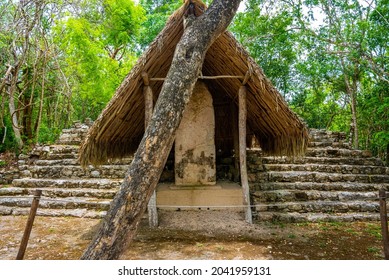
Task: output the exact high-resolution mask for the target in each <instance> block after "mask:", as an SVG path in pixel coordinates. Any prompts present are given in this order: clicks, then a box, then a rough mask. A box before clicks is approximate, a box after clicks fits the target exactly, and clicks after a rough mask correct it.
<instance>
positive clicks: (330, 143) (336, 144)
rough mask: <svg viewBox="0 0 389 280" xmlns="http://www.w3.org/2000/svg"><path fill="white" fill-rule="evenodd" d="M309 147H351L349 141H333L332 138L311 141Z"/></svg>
mask: <svg viewBox="0 0 389 280" xmlns="http://www.w3.org/2000/svg"><path fill="white" fill-rule="evenodd" d="M308 147H310V148H323V147H332V148H341V149H350V145H349V143H345V142H333V141H330V140H325V141H320V142H315V141H310V142H309V143H308Z"/></svg>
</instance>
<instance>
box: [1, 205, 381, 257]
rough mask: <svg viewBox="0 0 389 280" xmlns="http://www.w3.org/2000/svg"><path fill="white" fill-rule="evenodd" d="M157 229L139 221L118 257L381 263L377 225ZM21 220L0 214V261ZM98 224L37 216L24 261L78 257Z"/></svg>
mask: <svg viewBox="0 0 389 280" xmlns="http://www.w3.org/2000/svg"><path fill="white" fill-rule="evenodd" d="M159 219H160V226H159V227H158V228H156V229H150V228H149V227H148V226H147V219H144V221H142V225H141V227H140V229H139V232H138V235H137V237H136V239H135V240H134V241H133V242H132V243H131V244H130V245H129V246H128V248H127V250H126V251H125V253H124V255H123V256H122V259H145V260H147V259H148V260H150V259H155V260H162V259H168V260H174V259H179V260H184V259H200V260H204V259H217V260H223V259H227V260H234V259H236V260H240V259H247V260H249V259H276V260H292V259H302V260H304V259H306V260H308V259H312V260H321V259H324V260H355V259H369V260H379V259H383V253H382V244H381V229H380V224H379V223H378V222H368V223H367V222H354V223H300V224H282V223H260V224H255V225H248V224H246V223H245V222H244V221H243V214H241V213H236V212H228V211H198V212H195V211H180V212H169V211H166V212H164V211H160V212H159ZM26 221H27V217H25V216H0V236H1V238H0V259H2V260H7V259H14V258H15V257H16V255H17V251H18V248H19V244H20V240H21V238H22V235H23V231H24V227H25V224H26ZM98 223H99V220H96V219H83V218H53V217H37V218H36V220H35V223H34V227H33V230H32V233H31V237H30V240H29V244H28V247H27V251H26V255H25V259H44V260H51V259H79V258H80V256H81V254H82V252H83V251H84V249H85V248H86V247H87V245H88V243H89V242H90V240H91V238H92V236H93V234H94V232H95V231H96V229H97V227H98Z"/></svg>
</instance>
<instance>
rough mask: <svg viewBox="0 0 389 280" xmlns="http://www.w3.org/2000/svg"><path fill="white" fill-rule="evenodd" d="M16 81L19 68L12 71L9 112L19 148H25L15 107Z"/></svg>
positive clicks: (9, 89)
mask: <svg viewBox="0 0 389 280" xmlns="http://www.w3.org/2000/svg"><path fill="white" fill-rule="evenodd" d="M16 82H17V70H14V71H13V73H12V77H11V78H10V86H9V88H8V108H9V114H10V116H11V122H12V129H13V131H14V136H15V140H16V143H17V144H18V148H19V149H21V148H23V144H24V143H23V140H22V135H21V133H20V128H19V122H18V117H17V115H16V113H17V111H16V107H15V98H14V94H15V91H16Z"/></svg>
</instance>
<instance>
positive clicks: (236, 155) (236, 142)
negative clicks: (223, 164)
mask: <svg viewBox="0 0 389 280" xmlns="http://www.w3.org/2000/svg"><path fill="white" fill-rule="evenodd" d="M231 114H232V139H233V141H234V169H235V170H234V181H235V182H239V178H240V172H239V161H240V158H239V125H238V122H239V120H238V110H237V107H236V105H235V102H232V103H231Z"/></svg>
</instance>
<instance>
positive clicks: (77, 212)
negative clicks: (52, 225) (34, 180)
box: [0, 205, 107, 219]
mask: <svg viewBox="0 0 389 280" xmlns="http://www.w3.org/2000/svg"><path fill="white" fill-rule="evenodd" d="M29 212H30V208H26V207H9V206H2V205H0V216H1V215H15V216H19V215H23V216H26V215H28V214H29ZM106 213H107V212H106V211H99V210H92V209H86V208H80V209H44V208H39V207H38V210H37V216H50V217H77V218H91V219H100V218H102V217H104V216H105V215H106Z"/></svg>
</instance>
